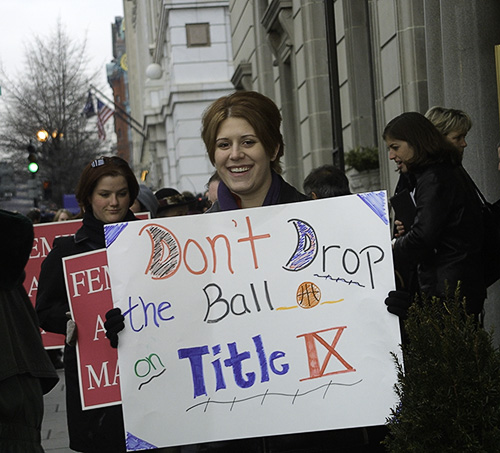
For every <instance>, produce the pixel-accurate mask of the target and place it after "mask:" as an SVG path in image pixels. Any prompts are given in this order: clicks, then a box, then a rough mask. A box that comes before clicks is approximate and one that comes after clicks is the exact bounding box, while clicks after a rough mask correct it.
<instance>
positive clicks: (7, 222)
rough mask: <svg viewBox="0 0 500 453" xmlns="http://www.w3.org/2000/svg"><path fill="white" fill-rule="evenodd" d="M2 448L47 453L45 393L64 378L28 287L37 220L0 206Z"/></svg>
mask: <svg viewBox="0 0 500 453" xmlns="http://www.w3.org/2000/svg"><path fill="white" fill-rule="evenodd" d="M0 237H1V238H2V241H3V244H2V248H1V250H2V252H1V254H0V263H1V266H0V351H1V352H0V358H1V360H0V451H2V452H9V453H39V452H43V448H42V445H41V434H40V432H41V427H42V418H43V395H44V394H46V393H48V392H49V391H50V390H52V388H53V387H54V386H55V385H56V384H57V381H58V380H59V378H58V376H57V372H56V370H55V368H54V366H53V365H52V362H51V361H50V358H49V356H48V355H47V353H46V351H45V349H44V347H43V344H42V339H41V336H40V328H39V325H38V319H37V317H36V313H35V310H34V308H33V305H32V304H31V301H30V299H29V297H28V295H27V294H26V290H25V289H24V287H23V281H24V277H25V273H24V267H25V266H26V263H27V262H28V258H29V255H30V253H31V249H32V247H33V224H32V223H31V220H30V219H29V218H28V217H26V216H23V215H21V214H18V213H13V212H9V211H4V210H0Z"/></svg>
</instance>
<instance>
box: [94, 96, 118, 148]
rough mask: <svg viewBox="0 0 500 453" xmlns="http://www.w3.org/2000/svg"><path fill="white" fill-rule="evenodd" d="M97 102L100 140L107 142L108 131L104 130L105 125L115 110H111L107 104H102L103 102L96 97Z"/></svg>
mask: <svg viewBox="0 0 500 453" xmlns="http://www.w3.org/2000/svg"><path fill="white" fill-rule="evenodd" d="M96 100H97V134H98V135H99V139H100V140H106V131H105V130H104V125H105V124H106V121H108V120H109V119H110V118H111V117H112V116H113V114H114V113H115V112H114V110H112V109H110V108H109V107H108V106H107V105H106V104H104V103H103V102H101V100H100V99H99V98H98V97H97V96H96Z"/></svg>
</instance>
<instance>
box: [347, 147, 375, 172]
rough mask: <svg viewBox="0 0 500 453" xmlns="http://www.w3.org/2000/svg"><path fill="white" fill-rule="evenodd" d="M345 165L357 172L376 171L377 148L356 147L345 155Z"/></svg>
mask: <svg viewBox="0 0 500 453" xmlns="http://www.w3.org/2000/svg"><path fill="white" fill-rule="evenodd" d="M345 164H346V166H347V167H351V168H354V169H355V170H357V171H368V170H376V169H377V168H378V167H379V161H378V148H377V147H373V148H371V147H364V146H358V147H357V148H354V149H351V150H350V151H349V152H348V153H346V155H345Z"/></svg>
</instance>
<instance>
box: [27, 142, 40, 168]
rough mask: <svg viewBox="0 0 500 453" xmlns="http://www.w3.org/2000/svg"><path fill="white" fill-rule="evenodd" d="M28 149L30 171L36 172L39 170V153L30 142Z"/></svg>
mask: <svg viewBox="0 0 500 453" xmlns="http://www.w3.org/2000/svg"><path fill="white" fill-rule="evenodd" d="M27 149H28V162H29V163H28V171H29V172H30V173H36V172H37V171H38V155H37V153H36V148H35V147H34V146H33V145H32V144H31V143H30V144H29V145H28V147H27Z"/></svg>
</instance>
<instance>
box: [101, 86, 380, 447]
mask: <svg viewBox="0 0 500 453" xmlns="http://www.w3.org/2000/svg"><path fill="white" fill-rule="evenodd" d="M202 125H203V128H202V138H203V141H204V143H205V146H206V148H207V152H208V156H209V158H210V161H211V162H212V164H213V165H214V166H215V169H216V171H217V174H218V175H219V176H220V179H221V181H220V183H219V186H218V191H217V201H215V202H214V204H213V205H212V207H211V208H210V209H209V210H208V211H207V212H209V213H213V212H220V211H230V210H235V209H245V208H254V207H260V206H268V205H277V204H284V203H294V202H298V201H305V200H307V199H308V198H307V197H306V196H305V195H303V194H302V193H300V192H299V191H297V190H296V189H295V188H294V187H292V186H291V185H289V184H288V183H287V182H285V180H284V179H283V178H282V177H281V176H280V173H281V165H280V158H281V157H282V156H283V151H284V145H283V137H282V135H281V132H280V126H281V115H280V112H279V110H278V108H277V106H276V105H275V104H274V102H273V101H272V100H271V99H269V98H267V97H266V96H263V95H262V94H259V93H256V92H252V91H250V92H248V91H237V92H235V93H233V94H231V95H229V96H224V97H222V98H220V99H218V100H216V101H215V102H214V103H213V104H212V105H211V106H209V107H208V109H207V110H206V111H205V113H204V115H203V119H202ZM106 317H107V318H108V320H107V322H106V323H105V327H106V330H107V333H106V335H107V336H108V338H110V341H111V344H112V345H113V346H114V347H116V346H117V344H118V332H119V331H120V330H122V329H123V328H124V327H125V325H124V318H123V315H122V314H121V313H120V310H119V309H118V308H115V309H113V310H110V311H109V312H108V313H107V314H106ZM249 417H251V414H249ZM366 434H367V432H366V430H364V429H346V430H337V431H324V432H315V433H300V434H292V435H282V436H272V437H266V438H250V439H239V440H231V441H222V442H211V443H205V444H197V445H187V446H182V447H181V451H182V452H186V453H188V452H189V453H191V452H201V451H207V452H211V453H212V452H213V453H215V452H217V453H222V452H255V453H257V452H258V453H267V452H281V453H285V452H292V451H293V452H297V453H298V452H302V453H305V452H313V451H314V452H331V451H338V452H361V451H370V452H376V451H383V449H382V448H381V447H380V446H378V445H369V442H367V437H366ZM374 443H375V442H374Z"/></svg>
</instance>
